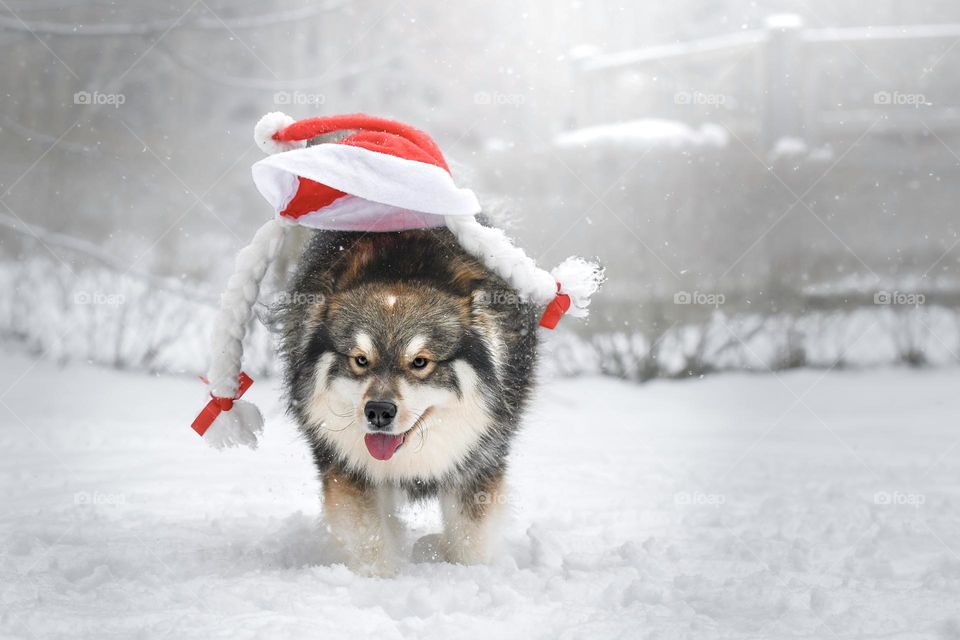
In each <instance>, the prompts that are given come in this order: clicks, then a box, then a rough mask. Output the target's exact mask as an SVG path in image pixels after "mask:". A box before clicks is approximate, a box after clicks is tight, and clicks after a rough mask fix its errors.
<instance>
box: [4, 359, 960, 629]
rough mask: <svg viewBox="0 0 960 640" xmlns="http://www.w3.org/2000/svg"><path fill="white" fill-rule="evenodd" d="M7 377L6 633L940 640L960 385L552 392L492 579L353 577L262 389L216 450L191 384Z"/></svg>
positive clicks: (54, 373)
mask: <svg viewBox="0 0 960 640" xmlns="http://www.w3.org/2000/svg"><path fill="white" fill-rule="evenodd" d="M0 363H2V365H0V394H2V404H0V502H2V505H3V508H2V513H0V542H2V557H0V637H3V638H21V637H23V638H27V637H70V638H78V637H80V638H86V637H90V638H132V637H142V638H154V637H170V638H231V639H232V638H291V637H315V638H320V637H329V638H342V637H353V638H366V637H376V638H379V639H383V640H386V639H388V638H399V637H419V638H422V637H437V638H451V637H493V638H513V637H515V638H529V637H547V638H588V637H589V638H635V637H645V638H669V639H672V638H688V637H694V638H733V637H735V638H787V637H790V638H793V637H799V638H833V637H843V638H847V637H863V638H877V637H885V638H931V637H949V638H955V637H960V473H958V466H960V446H957V445H958V443H960V430H958V429H957V417H958V415H960V394H958V393H957V389H958V384H957V381H958V371H957V370H956V369H940V370H925V371H908V370H879V371H873V372H863V371H861V372H840V371H832V372H829V373H824V372H822V371H810V370H807V371H796V372H791V373H788V374H784V375H781V376H779V377H776V376H773V375H764V376H761V375H746V374H724V375H718V376H715V377H711V378H708V379H705V380H702V381H688V382H655V383H651V384H647V385H644V386H635V385H631V384H627V383H621V382H617V381H614V380H610V379H601V378H589V379H579V380H566V381H558V382H553V383H550V384H547V385H544V387H543V388H542V390H541V392H540V394H539V397H538V399H537V401H536V403H535V407H534V408H533V410H532V411H531V412H530V419H529V421H528V427H527V429H526V431H525V432H524V434H523V436H522V438H521V439H520V441H519V442H518V444H517V447H516V452H515V456H514V459H513V470H512V487H513V494H512V498H511V500H512V503H511V507H512V511H513V519H512V522H511V523H510V525H509V526H508V528H507V530H506V532H505V538H506V540H505V544H504V550H503V552H502V553H501V554H500V555H499V557H498V560H497V562H496V563H495V564H494V565H493V566H490V567H461V566H451V565H445V564H414V563H411V564H409V565H407V566H405V567H404V568H403V569H402V571H401V574H400V576H399V577H397V578H395V579H371V578H361V577H358V576H355V575H353V574H351V573H350V572H349V571H348V570H347V569H346V568H344V566H343V565H342V564H339V563H338V554H337V551H336V549H335V548H334V545H333V544H332V543H331V540H330V538H329V536H328V535H327V534H326V533H325V532H324V531H323V530H322V529H321V528H320V527H318V526H317V524H316V522H317V518H318V515H319V513H320V508H321V506H320V504H319V500H318V497H317V496H318V486H317V481H316V479H315V477H314V473H313V468H312V464H311V462H310V461H309V459H308V456H307V453H306V450H305V447H304V446H303V444H301V442H300V441H299V440H298V438H297V436H296V434H295V431H294V429H293V427H292V426H291V424H290V423H289V422H288V421H287V420H286V419H285V418H284V417H283V416H282V415H281V412H280V409H279V406H278V404H277V402H276V400H275V399H273V398H274V397H275V393H276V390H275V388H274V386H273V383H271V382H269V381H260V382H259V383H258V384H256V385H254V387H253V389H252V390H251V395H252V396H253V397H254V399H256V400H258V401H259V403H260V405H261V406H262V407H264V408H265V409H266V410H267V411H266V413H267V433H266V438H265V441H264V443H263V445H262V447H261V449H260V450H258V451H246V450H244V451H231V452H227V453H218V452H216V451H213V450H211V449H208V448H207V447H206V446H204V444H203V443H202V442H201V441H200V440H199V439H198V438H197V436H196V435H195V434H194V433H193V432H192V431H191V430H190V428H189V427H188V423H189V421H190V419H191V418H192V413H193V412H194V411H195V410H196V409H197V407H198V402H199V401H200V399H201V394H202V387H201V385H200V384H199V383H195V382H193V381H191V380H189V379H171V378H158V377H149V376H146V375H140V374H131V373H121V372H115V371H108V370H102V369H97V368H93V367H85V366H69V367H66V368H63V369H58V368H56V367H55V366H54V365H52V364H49V363H46V362H41V363H34V362H33V361H32V360H30V359H28V358H26V357H23V356H11V355H10V354H4V355H3V356H2V359H0ZM408 515H409V517H410V521H411V523H412V533H413V535H412V536H411V541H410V542H411V543H412V542H413V539H412V538H414V537H416V536H417V535H421V534H424V533H427V532H430V531H433V530H435V528H436V526H437V517H436V513H435V512H434V511H433V510H431V509H422V510H416V511H413V510H412V511H410V513H409V514H408Z"/></svg>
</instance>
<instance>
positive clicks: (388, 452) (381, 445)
mask: <svg viewBox="0 0 960 640" xmlns="http://www.w3.org/2000/svg"><path fill="white" fill-rule="evenodd" d="M363 441H364V443H366V445H367V451H369V452H370V455H372V456H373V457H374V458H376V459H377V460H389V459H390V458H392V457H393V454H394V452H395V451H396V450H397V447H399V446H400V445H401V444H403V434H400V435H398V436H393V435H389V434H386V433H368V434H367V435H365V436H363Z"/></svg>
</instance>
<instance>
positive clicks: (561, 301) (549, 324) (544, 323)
mask: <svg viewBox="0 0 960 640" xmlns="http://www.w3.org/2000/svg"><path fill="white" fill-rule="evenodd" d="M568 309H570V296H568V295H567V294H565V293H560V283H559V282H558V283H557V295H556V297H555V298H554V299H553V300H551V301H550V303H549V304H548V305H547V308H546V309H544V311H543V316H542V317H541V318H540V326H541V327H546V328H547V329H555V328H556V326H557V323H558V322H560V318H562V317H563V314H565V313H566V312H567V310H568Z"/></svg>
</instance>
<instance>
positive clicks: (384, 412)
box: [363, 400, 397, 429]
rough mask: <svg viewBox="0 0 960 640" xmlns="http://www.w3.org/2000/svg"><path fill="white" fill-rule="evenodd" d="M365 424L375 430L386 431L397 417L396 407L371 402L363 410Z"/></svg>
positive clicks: (384, 403) (386, 403) (375, 401)
mask: <svg viewBox="0 0 960 640" xmlns="http://www.w3.org/2000/svg"><path fill="white" fill-rule="evenodd" d="M363 412H364V413H365V414H366V416H367V423H369V425H370V426H371V427H373V428H375V429H388V428H389V427H390V424H391V423H392V422H393V418H394V416H396V415H397V405H395V404H393V403H392V402H385V401H383V400H371V401H370V402H368V403H367V404H366V406H365V407H364V408H363Z"/></svg>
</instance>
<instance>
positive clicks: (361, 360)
mask: <svg viewBox="0 0 960 640" xmlns="http://www.w3.org/2000/svg"><path fill="white" fill-rule="evenodd" d="M353 361H354V362H356V363H357V366H358V367H365V366H367V365H368V364H370V362H369V361H368V360H367V356H355V357H354V358H353Z"/></svg>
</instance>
